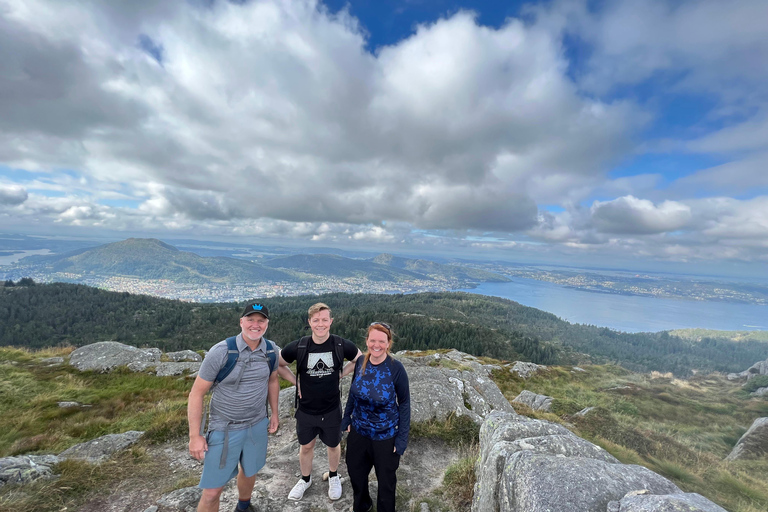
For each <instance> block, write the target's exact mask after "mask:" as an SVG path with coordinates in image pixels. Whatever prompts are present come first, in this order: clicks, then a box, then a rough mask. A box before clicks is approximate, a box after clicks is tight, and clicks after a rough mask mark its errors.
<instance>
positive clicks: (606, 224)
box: [591, 196, 691, 235]
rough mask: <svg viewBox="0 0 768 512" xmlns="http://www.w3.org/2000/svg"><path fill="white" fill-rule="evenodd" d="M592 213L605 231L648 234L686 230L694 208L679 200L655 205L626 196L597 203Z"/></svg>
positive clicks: (593, 218)
mask: <svg viewBox="0 0 768 512" xmlns="http://www.w3.org/2000/svg"><path fill="white" fill-rule="evenodd" d="M591 214H592V221H593V222H594V224H595V226H596V227H597V229H598V230H599V231H601V232H604V233H615V234H630V235H647V234H653V233H664V232H668V231H676V230H678V229H682V228H684V227H685V226H686V225H687V224H688V222H689V221H690V219H691V208H690V207H689V206H687V205H685V204H681V203H677V202H675V201H664V202H662V203H660V204H658V205H655V204H653V203H652V202H651V201H648V200H646V199H637V198H636V197H633V196H624V197H620V198H618V199H614V200H612V201H604V202H601V201H595V202H594V203H593V204H592V208H591Z"/></svg>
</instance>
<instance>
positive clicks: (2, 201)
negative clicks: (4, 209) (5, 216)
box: [0, 184, 29, 206]
mask: <svg viewBox="0 0 768 512" xmlns="http://www.w3.org/2000/svg"><path fill="white" fill-rule="evenodd" d="M28 197H29V194H28V193H27V191H26V190H25V189H24V187H20V186H18V185H2V184H0V206H16V205H19V204H21V203H23V202H24V201H26V200H27V198H28Z"/></svg>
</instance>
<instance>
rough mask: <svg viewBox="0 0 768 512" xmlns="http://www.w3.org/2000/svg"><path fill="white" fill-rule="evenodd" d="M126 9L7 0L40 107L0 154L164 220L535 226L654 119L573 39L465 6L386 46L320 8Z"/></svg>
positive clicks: (13, 128) (268, 4) (11, 72)
mask: <svg viewBox="0 0 768 512" xmlns="http://www.w3.org/2000/svg"><path fill="white" fill-rule="evenodd" d="M107 4H109V3H100V2H84V3H80V4H69V5H68V6H67V7H66V8H62V9H58V10H57V12H58V13H59V16H57V17H51V16H46V14H45V13H46V12H49V10H56V9H55V8H54V7H53V4H51V3H49V2H47V1H45V0H30V2H25V3H23V4H22V3H21V2H15V1H7V0H6V2H5V6H6V12H7V13H9V15H7V16H6V17H5V18H4V20H3V23H4V28H7V29H8V30H6V31H3V33H4V36H3V37H5V38H6V40H5V42H7V43H8V45H9V47H10V48H17V49H19V53H18V55H17V56H16V57H14V59H12V60H10V61H8V62H6V64H5V66H6V67H5V68H4V70H5V71H7V73H4V74H3V76H4V77H9V76H10V77H16V81H13V82H12V87H11V88H10V90H11V92H12V93H13V94H15V95H16V96H15V98H16V99H18V100H19V101H17V102H16V103H17V104H18V105H22V106H24V105H32V104H34V105H38V107H37V108H39V109H40V111H35V110H32V111H30V110H29V109H28V108H27V109H25V108H23V107H18V108H16V107H13V110H12V111H9V112H7V114H8V116H5V117H4V119H6V120H7V123H6V124H5V125H2V126H0V130H2V131H3V135H6V136H7V137H6V140H14V141H15V142H13V143H9V144H7V145H5V146H3V145H0V161H2V162H7V163H8V164H15V165H18V164H24V166H25V168H34V169H37V170H38V171H39V172H51V173H53V172H55V169H56V168H58V167H60V166H62V165H64V166H66V168H72V169H76V170H77V171H78V172H80V173H82V175H83V176H84V179H86V180H90V181H91V182H93V183H101V184H105V186H106V184H108V183H110V182H112V183H114V185H112V188H121V189H124V192H125V193H126V194H128V195H134V196H137V197H139V196H142V195H144V196H145V197H146V201H147V202H146V203H145V205H144V206H143V207H142V208H141V209H140V210H139V213H145V214H147V215H151V216H152V217H151V218H154V219H155V220H156V222H158V226H160V225H162V223H163V222H164V220H163V219H165V220H166V221H168V222H166V224H165V225H182V224H184V219H186V220H188V221H212V222H221V221H227V220H230V221H231V222H232V223H233V224H234V223H237V222H239V220H240V219H244V218H252V217H256V218H264V219H273V220H278V221H288V222H299V223H307V222H308V223H315V222H320V223H323V222H327V223H336V224H345V223H347V224H350V223H351V224H360V225H363V226H364V225H377V224H380V223H381V222H405V223H409V224H411V225H412V226H414V227H417V228H424V229H454V230H459V231H462V230H467V229H475V230H481V231H502V232H504V231H507V232H513V231H520V230H524V229H527V228H529V227H531V226H532V225H533V224H535V219H536V215H537V211H536V201H538V200H542V198H544V199H549V198H555V197H558V196H560V195H561V194H563V193H568V191H570V190H573V189H574V187H575V186H576V185H579V186H587V187H588V186H589V184H590V183H593V182H594V181H595V180H599V177H600V176H601V175H602V174H603V173H605V172H606V170H607V167H608V163H609V162H610V161H611V160H612V159H615V158H616V157H617V155H618V154H620V153H621V151H622V150H623V149H624V148H626V147H627V144H628V134H629V132H631V131H632V130H633V129H634V128H635V127H636V124H635V121H634V120H633V117H632V116H633V112H632V108H631V106H629V105H626V104H619V103H617V104H604V103H601V102H600V101H596V100H594V99H585V98H583V97H581V96H580V95H579V94H578V92H577V90H576V88H575V87H574V85H573V83H572V82H571V81H570V80H569V79H568V77H567V76H566V75H565V72H566V68H567V62H566V61H565V60H564V57H563V54H562V48H561V46H560V43H559V41H558V39H557V38H556V37H554V36H553V35H552V34H549V33H548V32H546V31H541V30H537V29H536V28H535V27H530V26H526V25H524V24H523V23H522V22H520V21H518V20H510V21H509V22H508V23H506V24H505V25H504V26H502V27H501V28H499V29H498V30H497V29H490V28H487V27H482V26H480V25H478V23H477V21H476V19H475V18H474V15H472V14H470V13H467V12H459V13H457V14H455V15H453V16H451V17H450V18H446V19H441V20H438V21H436V22H434V23H432V24H428V25H423V26H420V27H418V29H417V31H416V33H415V34H414V35H413V36H411V37H410V38H408V39H407V40H404V41H402V42H400V43H398V44H396V45H393V46H388V47H384V48H381V49H380V50H379V51H378V53H377V54H376V55H372V54H370V53H368V52H366V51H365V44H366V42H365V37H364V35H363V33H362V31H361V29H360V28H359V27H358V25H357V21H356V20H355V19H354V18H351V17H350V16H349V15H348V14H347V13H346V12H345V11H341V12H340V13H338V14H335V15H331V14H329V13H328V12H327V11H326V10H325V8H324V7H322V6H321V5H320V4H318V3H317V2H313V1H308V0H307V1H294V2H278V1H274V0H263V1H258V2H250V3H246V4H242V5H237V4H234V3H229V2H213V3H211V4H210V5H201V6H197V7H195V6H194V4H186V5H183V4H178V3H173V4H172V5H170V6H169V7H168V8H167V9H160V8H156V9H154V10H151V11H150V12H148V14H147V16H142V15H139V14H137V13H140V12H141V11H140V9H139V7H132V6H129V5H128V4H124V3H117V4H115V5H112V4H109V5H107ZM57 5H58V4H57ZM73 23H77V24H78V25H79V26H80V27H81V30H79V31H72V30H71V29H69V28H68V27H70V26H71V25H72V24H73ZM147 40H149V41H152V43H153V45H155V46H154V47H155V48H159V47H162V59H161V60H162V62H158V61H157V59H156V55H155V56H153V55H149V54H148V53H147V51H146V50H145V47H146V44H140V41H147ZM150 53H151V52H150ZM27 66H31V68H32V69H39V70H41V71H40V73H39V74H34V73H33V74H30V73H26V74H25V72H24V70H25V69H26V67H27ZM43 71H44V73H43ZM1 80H4V81H5V82H8V79H7V78H2V79H1ZM3 90H9V89H7V88H6V89H3ZM45 98H56V100H55V101H53V99H52V100H51V101H52V104H51V106H50V108H47V109H46V106H45V101H44V100H45ZM3 104H4V105H8V104H9V102H3ZM6 108H11V107H6ZM147 183H154V184H156V185H157V186H156V188H155V189H154V190H153V191H150V192H149V194H148V197H147V195H146V193H145V192H144V189H145V188H146V184H147ZM126 187H128V188H132V189H133V191H130V190H125V188H126ZM118 214H119V212H118ZM148 219H149V218H148Z"/></svg>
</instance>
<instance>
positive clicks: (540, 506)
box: [499, 451, 682, 512]
mask: <svg viewBox="0 0 768 512" xmlns="http://www.w3.org/2000/svg"><path fill="white" fill-rule="evenodd" d="M638 489H647V490H649V491H650V492H651V493H653V494H670V493H680V492H682V491H681V490H680V489H679V488H678V487H677V486H676V485H675V484H673V483H672V482H670V481H669V480H667V479H666V478H664V477H662V476H660V475H657V474H656V473H654V472H653V471H651V470H650V469H647V468H644V467H642V466H635V465H623V464H610V463H607V462H604V461H602V460H596V459H590V458H586V457H562V456H553V455H546V454H541V453H533V452H531V451H523V452H518V453H515V454H513V455H512V456H511V457H510V458H509V459H507V463H506V465H505V467H504V471H503V473H502V477H501V486H500V488H499V506H500V510H501V511H510V512H512V511H514V512H548V511H552V510H578V511H580V512H604V511H605V510H606V508H607V506H608V503H609V502H610V501H614V500H617V499H620V498H621V497H623V496H624V495H625V494H627V493H628V492H630V491H634V490H638Z"/></svg>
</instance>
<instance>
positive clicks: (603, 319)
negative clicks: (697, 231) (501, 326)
mask: <svg viewBox="0 0 768 512" xmlns="http://www.w3.org/2000/svg"><path fill="white" fill-rule="evenodd" d="M464 291H466V292H470V293H477V294H480V295H489V296H492V297H504V298H506V299H510V300H513V301H515V302H519V303H520V304H523V305H524V306H530V307H533V308H536V309H541V310H543V311H548V312H549V313H553V314H555V315H557V316H559V317H560V318H562V319H563V320H567V321H569V322H571V323H576V324H592V325H599V326H601V327H610V328H611V329H616V330H619V331H625V332H655V331H666V330H670V329H682V328H687V327H700V328H704V329H717V330H723V331H753V330H768V306H760V305H755V304H737V303H732V302H714V301H696V300H683V299H661V298H655V297H643V296H636V295H621V294H614V293H601V292H589V291H584V290H578V289H576V288H569V287H567V286H562V285H558V284H554V283H549V282H546V281H537V280H535V279H525V278H518V277H515V278H514V280H513V281H512V282H509V283H481V284H480V285H478V286H477V288H472V289H468V290H464Z"/></svg>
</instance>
